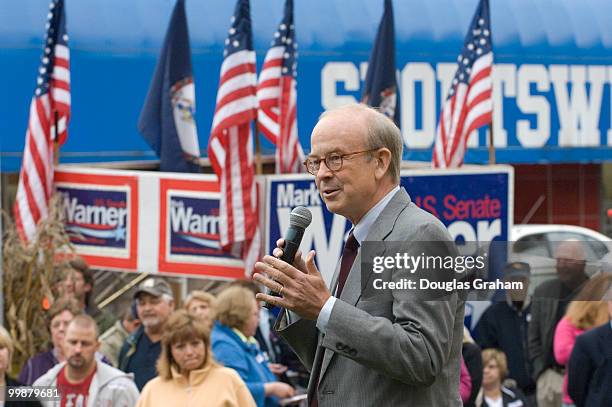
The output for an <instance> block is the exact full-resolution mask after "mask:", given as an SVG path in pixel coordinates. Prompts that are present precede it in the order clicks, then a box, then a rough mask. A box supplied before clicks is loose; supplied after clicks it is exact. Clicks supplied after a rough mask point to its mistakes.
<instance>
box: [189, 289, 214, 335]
mask: <svg viewBox="0 0 612 407" xmlns="http://www.w3.org/2000/svg"><path fill="white" fill-rule="evenodd" d="M185 309H186V310H187V312H189V313H190V314H191V315H193V316H195V317H196V318H198V319H200V320H201V321H202V322H204V323H205V324H206V325H207V326H208V327H209V328H210V327H211V326H212V323H213V322H214V320H215V296H214V295H212V294H210V293H207V292H205V291H200V290H195V291H192V292H191V294H189V296H188V297H187V299H186V300H185Z"/></svg>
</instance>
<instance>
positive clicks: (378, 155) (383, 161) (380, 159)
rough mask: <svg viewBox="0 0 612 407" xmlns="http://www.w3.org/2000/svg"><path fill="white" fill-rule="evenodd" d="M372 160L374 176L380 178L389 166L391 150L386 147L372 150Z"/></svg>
mask: <svg viewBox="0 0 612 407" xmlns="http://www.w3.org/2000/svg"><path fill="white" fill-rule="evenodd" d="M374 160H375V162H376V168H375V169H374V177H375V178H376V179H377V180H380V179H382V178H383V177H384V176H385V175H386V174H387V171H388V170H389V166H390V165H391V151H389V149H388V148H386V147H382V148H380V149H378V150H377V151H376V152H374Z"/></svg>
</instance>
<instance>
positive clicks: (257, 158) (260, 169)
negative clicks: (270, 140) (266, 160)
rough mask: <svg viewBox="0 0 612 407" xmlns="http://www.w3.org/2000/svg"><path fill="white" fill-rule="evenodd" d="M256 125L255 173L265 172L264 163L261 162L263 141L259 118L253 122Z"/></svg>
mask: <svg viewBox="0 0 612 407" xmlns="http://www.w3.org/2000/svg"><path fill="white" fill-rule="evenodd" d="M253 125H254V127H255V175H262V174H263V163H262V162H261V142H260V141H259V126H257V120H255V121H254V122H253Z"/></svg>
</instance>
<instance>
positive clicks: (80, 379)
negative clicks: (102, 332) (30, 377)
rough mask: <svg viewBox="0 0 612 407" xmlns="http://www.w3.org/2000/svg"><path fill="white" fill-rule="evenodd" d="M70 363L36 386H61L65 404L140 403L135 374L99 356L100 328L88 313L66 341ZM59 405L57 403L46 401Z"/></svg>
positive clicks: (73, 324)
mask: <svg viewBox="0 0 612 407" xmlns="http://www.w3.org/2000/svg"><path fill="white" fill-rule="evenodd" d="M62 347H63V350H64V354H65V356H66V362H65V363H60V364H58V365H56V366H55V367H54V368H52V369H51V370H49V371H48V372H47V373H46V374H45V375H43V376H41V377H40V378H39V379H38V380H36V382H35V383H34V386H57V389H58V392H59V393H60V395H61V402H60V406H61V407H86V406H92V405H96V406H114V407H128V406H133V405H135V404H136V400H138V396H139V393H138V388H137V387H136V385H135V384H134V381H133V379H132V377H131V376H130V375H128V374H125V373H123V372H122V371H120V370H118V369H115V368H114V367H112V366H109V365H107V364H105V363H98V362H97V360H96V357H95V354H96V351H97V350H98V348H99V347H100V342H99V341H98V327H97V325H96V322H95V321H94V320H93V319H92V318H91V317H90V316H88V315H77V316H76V317H74V319H73V320H72V321H70V324H69V325H68V328H67V329H66V335H65V337H64V343H63V344H62ZM43 405H45V406H46V405H48V406H52V405H53V406H55V405H56V404H55V402H43Z"/></svg>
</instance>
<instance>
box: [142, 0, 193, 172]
mask: <svg viewBox="0 0 612 407" xmlns="http://www.w3.org/2000/svg"><path fill="white" fill-rule="evenodd" d="M194 115H195V87H194V84H193V76H192V74H191V48H190V46H189V32H188V30H187V16H186V15H185V1H184V0H177V2H176V5H175V6H174V11H173V12H172V18H171V19H170V25H169V26H168V31H167V32H166V38H165V39H164V45H163V47H162V50H161V53H160V55H159V60H158V61H157V67H156V68H155V74H154V75H153V80H152V81H151V86H150V87H149V92H148V94H147V98H146V100H145V103H144V106H143V108H142V111H141V112H140V118H139V120H138V130H139V131H140V132H141V133H142V135H143V136H144V138H145V140H146V141H147V143H149V145H150V146H151V148H152V149H153V150H154V151H155V152H156V153H157V155H158V156H159V158H160V170H161V171H175V172H199V171H200V167H199V165H198V164H197V162H198V159H199V157H200V146H199V144H198V132H197V129H196V123H195V117H194Z"/></svg>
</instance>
